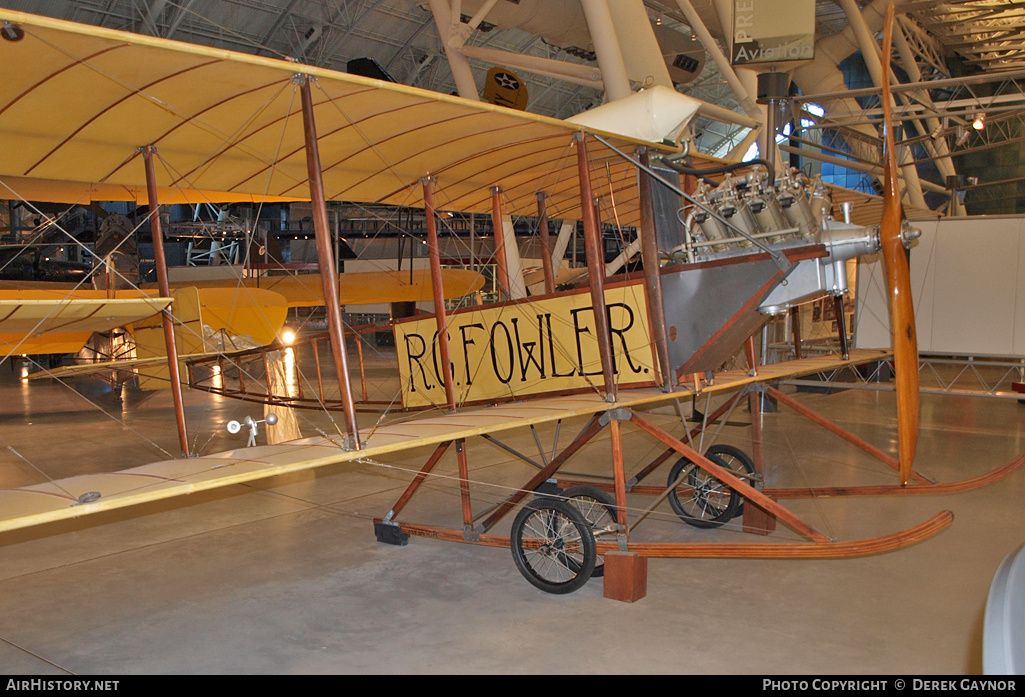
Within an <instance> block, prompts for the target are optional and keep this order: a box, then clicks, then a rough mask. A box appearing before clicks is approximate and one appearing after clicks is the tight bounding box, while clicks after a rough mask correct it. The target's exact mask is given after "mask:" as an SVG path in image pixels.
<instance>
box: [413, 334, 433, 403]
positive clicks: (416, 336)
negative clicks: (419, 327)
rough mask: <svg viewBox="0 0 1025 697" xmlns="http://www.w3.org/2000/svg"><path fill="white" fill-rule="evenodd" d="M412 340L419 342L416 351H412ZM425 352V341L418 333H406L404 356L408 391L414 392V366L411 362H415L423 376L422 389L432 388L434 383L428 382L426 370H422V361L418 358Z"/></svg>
mask: <svg viewBox="0 0 1025 697" xmlns="http://www.w3.org/2000/svg"><path fill="white" fill-rule="evenodd" d="M413 340H415V341H417V342H419V343H420V348H419V349H418V353H414V351H413ZM425 353H427V342H426V341H424V338H423V337H422V336H420V335H419V334H406V357H407V359H408V361H409V391H410V392H416V368H414V367H413V362H414V361H415V362H416V367H417V368H419V369H420V374H421V375H422V376H423V382H424V389H425V390H433V389H434V385H432V384H430V382H429V381H428V380H427V371H426V370H424V366H423V363H421V362H420V359H421V358H423V357H424V354H425Z"/></svg>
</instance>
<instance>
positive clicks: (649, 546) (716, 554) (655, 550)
mask: <svg viewBox="0 0 1025 697" xmlns="http://www.w3.org/2000/svg"><path fill="white" fill-rule="evenodd" d="M953 520H954V514H953V513H951V512H950V511H941V512H939V513H937V514H936V515H934V516H933V517H931V518H929V519H928V520H926V521H924V522H922V523H919V524H918V525H915V526H914V527H910V528H908V529H906V530H900V531H898V532H894V533H890V534H889V535H882V536H880V537H872V538H869V539H865V540H854V541H851V542H791V543H757V542H755V543H738V544H731V543H700V542H697V543H694V542H681V543H673V542H640V543H636V542H632V543H630V544H629V545H628V547H629V551H631V552H636V553H637V554H639V555H641V556H642V557H651V558H661V559H844V558H849V557H864V556H868V555H871V554H882V553H884V552H892V551H894V550H897V549H901V548H903V547H908V546H910V545H913V544H916V543H918V542H921V541H922V540H925V539H927V538H929V537H932V536H933V535H935V534H937V533H939V532H942V531H943V530H945V529H946V528H947V527H948V526H949V525H950V524H951V523H952V522H953ZM375 522H381V521H380V520H377V521H375ZM399 529H400V530H401V531H402V532H404V533H407V534H409V535H414V536H417V537H428V538H431V539H435V540H445V541H448V542H466V543H468V544H477V545H483V546H485V547H506V548H508V547H509V546H510V544H511V543H510V539H509V536H508V535H481V536H480V538H479V539H478V540H468V539H466V537H465V535H464V534H463V531H462V530H452V529H450V528H442V527H436V526H431V525H412V524H409V523H400V524H399ZM597 549H598V553H599V554H604V553H606V552H612V551H615V550H617V549H619V547H618V546H617V544H616V543H614V542H599V543H598V545H597Z"/></svg>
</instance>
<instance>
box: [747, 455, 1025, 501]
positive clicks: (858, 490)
mask: <svg viewBox="0 0 1025 697" xmlns="http://www.w3.org/2000/svg"><path fill="white" fill-rule="evenodd" d="M1023 464H1025V455H1019V456H1018V457H1016V458H1014V459H1013V460H1011V461H1010V462H1008V463H1006V464H1004V465H1001V466H1000V467H997V468H996V469H994V470H990V471H989V472H986V473H985V474H980V475H979V476H977V477H971V478H969V479H961V480H959V481H956V482H939V483H935V484H933V483H926V484H912V485H910V486H909V485H906V484H877V485H873V486H828V487H791V488H779V489H766V490H765V491H764V492H763V493H765V494H768V495H770V496H774V497H776V498H781V499H803V498H818V497H823V498H828V497H832V496H912V495H915V494H953V493H957V492H961V491H969V490H971V489H978V488H979V487H983V486H986V485H987V484H992V483H993V482H996V481H998V480H1000V479H1003V478H1004V477H1006V476H1007V475H1008V474H1010V473H1011V472H1014V471H1015V470H1017V469H1018V468H1020V467H1021V466H1022V465H1023Z"/></svg>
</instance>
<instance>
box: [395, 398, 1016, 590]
mask: <svg viewBox="0 0 1025 697" xmlns="http://www.w3.org/2000/svg"><path fill="white" fill-rule="evenodd" d="M760 393H766V394H768V395H770V396H772V397H773V398H774V399H776V400H777V401H778V402H779V403H781V404H784V405H786V406H791V407H795V409H796V410H798V411H799V413H801V414H802V415H804V416H806V417H808V418H810V419H812V420H813V421H815V422H816V423H819V424H820V425H823V426H824V427H826V428H828V429H829V430H830V431H832V432H834V433H837V434H838V435H840V436H841V437H843V438H844V439H845V440H847V441H849V442H851V443H852V444H854V445H856V446H857V447H860V448H862V449H863V450H866V452H869V453H870V454H872V455H873V456H876V457H878V458H879V459H880V460H881V461H883V462H885V463H887V464H889V465H891V466H893V463H892V462H891V461H892V460H893V458H891V457H889V456H888V455H886V454H885V453H882V452H881V451H879V450H878V449H876V448H874V447H873V446H871V445H870V444H867V443H865V442H864V441H861V440H860V439H858V438H857V437H856V436H854V435H853V434H851V433H849V432H847V431H846V430H844V429H842V428H840V427H839V426H837V425H836V424H834V423H832V422H829V421H828V420H826V419H824V418H823V417H821V416H819V415H817V414H815V413H814V412H811V411H810V410H808V409H807V407H804V406H803V405H800V404H799V403H797V402H795V401H794V400H792V399H790V398H789V397H787V396H786V395H783V394H782V393H780V392H779V391H778V390H776V389H775V388H772V387H770V386H766V385H763V384H758V383H756V384H754V385H750V386H748V387H747V389H745V390H741V391H739V392H737V393H736V394H735V395H734V396H733V397H731V398H730V399H729V400H728V401H727V402H726V403H725V404H723V405H722V406H721V407H719V408H718V409H717V410H716V411H715V412H714V413H713V414H710V415H709V417H708V418H707V419H706V420H705V423H703V424H702V425H700V426H698V427H697V428H696V429H695V430H694V431H692V432H691V435H690V437H691V438H693V436H694V435H695V434H696V433H697V432H700V430H701V429H702V428H704V427H706V426H707V425H708V424H710V423H714V422H715V421H716V420H717V419H719V418H720V417H721V416H722V415H723V414H724V413H727V411H728V410H729V409H730V408H731V407H732V406H734V405H735V404H736V403H738V400H739V399H740V398H742V397H743V396H745V395H746V396H749V398H751V399H752V401H753V400H754V399H757V398H758V397H759V396H760ZM752 416H753V419H752V421H753V429H752V440H753V444H754V445H755V448H754V450H755V453H756V456H757V459H758V465H759V469H761V453H760V449H761V448H760V446H761V443H760V439H761V432H760V431H761V429H760V413H759V412H758V410H757V409H756V410H754V411H753V412H752ZM623 422H630V423H632V424H633V426H635V427H637V428H638V429H639V430H641V431H642V432H644V433H647V434H648V435H649V436H651V437H652V438H654V439H655V440H657V441H659V442H662V443H663V444H665V445H666V450H665V451H664V452H663V453H662V454H661V455H659V456H658V457H657V458H655V460H653V461H652V462H651V463H649V464H647V465H646V466H644V467H643V468H641V470H639V471H638V473H637V474H636V475H635V476H633V478H632V479H630V480H629V482H628V481H627V478H626V477H627V475H626V472H625V471H624V468H623V449H622V442H621V428H622V425H623ZM606 427H608V428H609V429H610V432H611V436H612V438H611V440H612V455H613V458H612V459H613V478H612V483H611V484H609V483H608V482H607V481H606V482H604V483H595V482H594V481H584V480H577V479H559V480H558V482H557V484H555V483H554V481H553V478H554V477H555V476H556V474H557V473H558V471H559V470H560V468H561V467H562V466H563V465H564V464H565V463H566V462H567V461H568V460H569V459H570V458H571V457H572V456H573V455H574V454H575V453H576V452H578V451H579V450H580V449H581V448H582V447H583V446H584V445H586V444H587V443H588V442H590V441H591V440H592V439H593V438H594V437H595V436H597V435H598V434H599V433H600V432H601V431H602V430H603V429H604V428H606ZM454 443H455V445H456V446H457V452H458V454H459V457H460V468H459V469H460V473H459V479H460V497H461V503H462V513H463V527H462V529H458V528H450V527H443V526H436V525H420V524H415V523H408V522H399V521H398V520H397V517H398V516H399V514H400V513H401V511H402V510H403V508H404V507H405V506H406V504H407V503H408V502H409V500H410V499H411V498H412V497H413V495H414V494H415V493H416V491H417V490H418V489H419V487H420V485H421V484H422V483H423V482H424V481H425V480H426V478H427V477H428V475H429V474H430V473H431V471H432V470H433V469H434V467H435V466H436V465H437V464H438V462H439V461H440V459H441V457H442V456H443V455H444V454H445V452H446V451H447V450H448V449H449V447H451V445H453V442H447V443H442V444H441V445H439V446H437V448H436V449H435V451H434V453H433V454H432V455H431V457H430V458H429V459H428V461H427V463H426V464H425V465H424V467H423V469H422V470H421V471H420V472H419V473H418V474H417V475H416V477H415V478H414V479H413V481H412V482H411V483H410V484H409V486H408V487H407V489H406V490H405V491H404V492H403V494H402V496H401V497H400V498H399V499H398V501H397V502H396V504H395V505H394V506H393V507H392V509H391V511H389V513H388V514H387V516H385V517H384V518H382V519H378V520H376V521H375V530H376V532H377V535H378V539H379V540H381V541H383V542H388V543H392V544H405V543H406V541H407V540H408V537H409V536H410V535H413V536H419V537H430V538H435V539H441V540H448V541H453V542H464V543H469V544H479V545H484V546H490V547H506V548H509V547H513V551H514V554H515V553H516V547H517V545H518V546H519V547H520V548H521V549H528V550H529V549H540V548H545V547H546V545H549V542H548V541H546V540H542V539H539V538H530V537H523V534H522V532H521V531H520V530H517V529H516V526H515V522H514V530H513V534H512V535H501V534H495V533H494V532H493V530H494V529H495V527H496V526H497V524H498V523H499V522H500V521H501V520H503V519H504V518H505V516H507V515H508V514H509V513H511V512H512V511H513V510H514V509H516V507H517V506H519V505H520V504H521V503H523V502H524V500H526V499H527V498H528V497H532V496H537V497H539V498H545V499H551V500H555V501H562V500H565V499H566V498H567V497H566V496H565V493H566V492H567V491H568V490H569V488H570V487H579V486H582V485H588V486H590V487H591V488H594V489H600V490H603V491H607V492H609V493H610V494H613V496H609V497H608V499H607V501H608V504H607V507H608V508H609V509H610V511H611V512H613V513H615V515H614V516H611V517H612V519H613V523H612V524H606V525H605V526H604V527H602V528H600V529H598V530H592V534H594V533H597V534H596V538H597V539H596V541H595V545H594V552H595V554H596V555H598V556H599V557H601V556H602V555H609V556H608V557H607V559H606V561H611V560H613V559H614V558H615V561H616V565H617V568H618V567H619V566H622V564H620V559H619V557H618V556H617V555H624V554H625V555H633V556H634V557H636V558H641V559H646V558H649V557H656V558H734V559H835V558H846V557H856V556H865V555H870V554H878V553H883V552H889V551H893V550H897V549H900V548H902V547H906V546H908V545H911V544H915V543H917V542H920V541H922V540H924V539H926V538H928V537H930V536H932V535H935V534H937V533H938V532H940V531H942V530H943V529H945V528H946V527H947V526H948V525H950V523H951V522H952V520H953V514H952V513H950V512H949V511H942V512H940V513H937V514H936V515H934V516H932V517H931V518H929V519H928V520H926V521H924V522H922V523H920V524H918V525H916V526H913V527H911V528H908V529H905V530H901V531H898V532H895V533H891V534H888V535H883V536H880V537H875V538H870V539H862V540H856V541H848V542H840V541H835V540H831V539H829V538H828V537H827V536H825V535H823V534H822V533H821V532H819V531H818V530H816V529H815V528H814V527H813V526H811V525H810V524H808V523H807V522H806V521H804V520H803V519H801V518H800V517H799V516H797V515H795V514H794V513H793V512H791V511H790V510H788V509H787V508H786V507H785V506H783V505H781V504H780V503H778V501H777V499H787V498H803V497H810V496H824V497H830V496H858V495H861V496H881V495H891V494H896V495H909V494H939V493H952V492H958V491H966V490H969V489H973V488H977V487H980V486H984V485H986V484H989V483H992V482H994V481H997V480H998V479H1000V478H1001V477H1003V476H1006V475H1007V474H1009V473H1010V472H1013V471H1014V470H1016V469H1017V468H1019V467H1021V466H1022V465H1023V464H1025V456H1022V457H1018V458H1016V459H1014V460H1012V461H1011V462H1009V463H1007V464H1005V465H1003V466H1001V467H999V468H997V469H995V470H993V471H991V472H989V473H987V474H984V475H981V476H978V477H973V478H970V479H965V480H962V481H958V482H949V483H932V482H928V481H927V480H925V478H924V477H922V476H921V475H918V476H917V477H916V478H915V482H916V483H913V484H910V485H908V486H900V485H892V486H865V487H820V488H804V489H765V490H759V489H758V488H757V487H755V486H753V485H752V482H753V481H755V480H756V478H755V479H752V478H748V477H743V476H742V477H738V476H736V474H735V473H734V472H733V471H731V470H729V469H725V468H724V467H723V466H722V463H721V461H718V462H717V461H715V460H714V459H710V458H708V457H706V456H705V455H703V454H701V453H699V452H697V451H696V450H695V449H694V448H693V447H692V446H691V445H688V444H687V443H685V442H683V441H681V440H680V439H679V438H677V437H675V436H673V435H671V434H669V433H667V432H666V431H664V430H663V429H661V428H659V427H658V426H656V425H654V424H653V423H651V422H650V421H649V420H648V419H647V418H645V417H644V416H642V415H641V414H638V413H637V412H636V411H634V410H631V409H617V408H612V409H610V410H608V411H605V412H599V413H596V414H594V415H593V416H592V417H591V418H590V419H589V420H588V421H587V423H586V424H585V425H584V427H583V428H582V430H581V431H580V432H579V433H578V435H577V436H576V437H575V438H574V439H573V440H572V442H570V443H569V444H568V445H567V446H566V447H565V448H563V449H562V451H561V452H559V453H558V454H557V455H554V456H553V457H552V458H551V460H550V461H549V462H548V463H547V464H546V465H544V466H543V467H541V468H540V469H539V470H538V472H537V473H536V474H535V475H534V476H533V477H532V478H531V479H530V480H529V481H527V482H526V483H525V484H524V485H523V486H522V487H520V488H519V489H517V490H516V491H514V492H513V493H512V494H511V495H509V496H508V497H507V498H505V499H504V500H503V501H502V502H500V503H499V504H497V505H496V506H494V507H492V508H491V509H490V510H489V511H487V512H485V513H481V514H477V515H475V514H474V513H473V511H472V509H471V504H470V488H469V481H468V479H467V475H466V472H467V467H466V464H465V457H466V455H465V451H464V449H463V447H462V446H463V443H462V441H457V442H454ZM674 454H675V455H680V456H683V457H686V458H688V459H689V460H690V461H691V462H692V463H694V465H695V468H696V469H699V470H700V471H701V472H702V473H704V474H706V475H708V476H709V477H713V478H715V479H717V480H719V481H721V482H724V483H725V484H726V485H727V486H728V487H729V488H730V489H732V490H733V491H735V492H738V493H739V494H740V495H741V496H742V497H743V500H744V510H743V516H744V521H745V526H744V527H745V531H746V532H753V533H760V534H763V535H764V534H768V532H770V531H771V530H772V529H773V528H774V523H775V521H777V520H778V521H782V522H783V523H784V524H785V525H786V526H787V527H790V528H791V529H793V530H795V531H796V532H798V533H800V534H801V535H802V536H803V537H805V538H806V539H807V542H790V543H770V542H750V543H671V542H635V541H632V540H631V539H630V535H631V533H632V531H633V530H634V528H635V527H636V525H637V524H638V523H639V522H641V520H643V519H644V518H645V517H646V516H647V515H648V513H650V512H651V510H653V509H654V508H655V506H657V505H659V503H661V501H662V500H663V499H664V498H665V497H666V496H668V495H669V494H670V493H671V492H673V491H686V489H687V486H686V484H685V483H681V482H675V483H674V482H669V483H667V486H651V485H642V484H640V481H641V480H643V479H644V478H645V477H647V476H648V475H650V474H651V473H652V472H653V471H655V470H656V469H657V468H658V467H659V465H661V464H663V463H665V462H666V461H668V460H670V458H672V457H673V455H674ZM628 493H629V494H633V495H651V496H655V497H656V500H655V502H654V503H653V504H652V505H651V506H649V507H648V508H647V509H646V510H645V511H644V512H642V513H640V514H639V515H638V516H636V517H635V520H634V521H633V522H632V524H628V523H629V521H628V520H627V515H626V500H625V499H626V495H627V494H628ZM537 500H538V498H534V499H533V501H537ZM527 505H528V506H530V505H531V503H530V502H528V504H527ZM549 508H553V509H554V508H556V507H555V506H549ZM521 510H523V509H521ZM560 510H561V509H560ZM563 517H564V518H566V520H565V521H564V522H565V523H567V524H568V523H570V522H571V521H569V520H568V517H567V516H563ZM607 521H608V518H606V522H607ZM764 521H769V523H770V524H768V525H766V524H765V522H764ZM514 542H516V543H517V544H513V543H514ZM550 551H551V550H549V552H550ZM518 565H519V564H518ZM578 565H579V566H583V564H578ZM569 566H570V567H571V568H572V567H573V563H572V562H571V563H570V564H569ZM606 566H607V567H608V568H611V566H610V564H606ZM626 566H627V568H630V569H633V570H636V565H633V566H631V565H630V564H627V565H626ZM521 570H522V568H521ZM524 575H525V576H526V575H527V574H526V572H525V573H524ZM588 575H590V573H589V572H588ZM528 580H530V579H529V577H528ZM586 580H587V579H586V578H584V579H582V580H578V583H577V585H576V586H575V587H574V588H573V589H572V590H575V588H577V587H580V586H581V585H583V583H584V582H586ZM612 582H615V577H614V578H613V579H612ZM532 583H533V581H532ZM605 584H606V596H607V597H618V598H619V599H626V600H633V599H636V597H641V596H643V589H641V592H640V593H639V594H638V593H637V589H636V588H633V589H632V590H629V591H627V592H626V595H627V596H629V597H622V595H612V596H610V595H609V591H608V588H609V584H610V573H609V572H608V571H607V570H606V572H605ZM535 585H538V584H536V583H535ZM627 585H628V586H629V583H628V584H627ZM545 590H550V592H568V591H565V590H551V589H549V588H545Z"/></svg>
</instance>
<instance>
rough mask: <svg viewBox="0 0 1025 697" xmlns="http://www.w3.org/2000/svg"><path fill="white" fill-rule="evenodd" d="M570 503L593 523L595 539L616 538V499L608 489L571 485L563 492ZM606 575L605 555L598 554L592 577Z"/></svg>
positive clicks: (592, 528) (585, 518)
mask: <svg viewBox="0 0 1025 697" xmlns="http://www.w3.org/2000/svg"><path fill="white" fill-rule="evenodd" d="M562 495H563V496H565V497H566V498H567V499H568V500H569V502H570V503H572V504H573V505H574V506H576V507H577V510H579V511H580V513H581V515H583V516H584V520H586V521H587V522H588V523H589V524H590V525H591V532H592V534H593V535H594V538H595V541H596V542H597V541H602V540H605V539H608V540H613V541H614V540H615V539H616V532H617V531H616V527H617V522H616V499H615V497H613V496H612V494H610V493H609V492H607V491H604V490H602V489H599V488H598V487H596V486H588V485H586V484H582V485H580V486H571V487H570V488H568V489H566V490H565V491H564V492H562ZM604 575H605V555H604V554H598V555H597V558H596V560H595V562H594V571H592V572H591V576H592V577H596V576H597V577H600V576H604Z"/></svg>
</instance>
